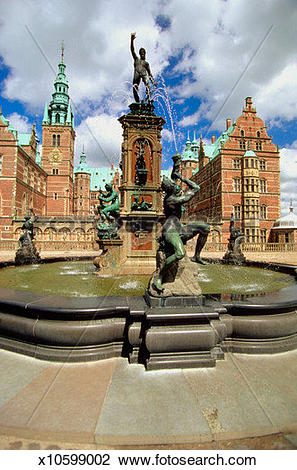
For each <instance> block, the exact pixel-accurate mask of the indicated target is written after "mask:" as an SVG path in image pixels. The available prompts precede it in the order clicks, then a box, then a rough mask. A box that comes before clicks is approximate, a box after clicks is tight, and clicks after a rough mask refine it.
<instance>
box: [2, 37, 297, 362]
mask: <svg viewBox="0 0 297 470" xmlns="http://www.w3.org/2000/svg"><path fill="white" fill-rule="evenodd" d="M134 40H135V34H133V35H132V36H131V52H132V55H133V58H134V72H135V74H134V80H133V93H134V98H135V103H132V104H131V105H130V106H129V108H130V112H128V113H127V114H125V115H123V116H121V117H120V118H119V122H120V123H121V125H122V128H123V144H122V162H121V167H122V182H121V186H120V197H119V195H118V194H117V192H116V191H115V190H113V188H112V187H111V185H109V184H106V188H105V189H106V192H104V193H101V194H100V196H99V200H100V205H99V216H100V220H99V222H98V225H97V231H98V244H99V247H100V249H101V250H102V252H101V255H100V256H98V257H97V258H96V260H94V264H95V265H96V267H97V268H99V271H97V273H98V275H97V276H94V275H93V271H94V269H95V268H94V266H93V270H92V269H91V267H92V260H90V262H89V264H83V263H82V262H81V261H79V262H77V261H75V263H76V264H74V265H72V264H69V262H68V261H67V262H66V263H64V264H63V263H57V259H56V260H48V262H47V263H45V262H42V263H41V264H31V265H30V266H20V267H15V265H14V264H13V263H1V264H0V267H1V268H3V269H1V272H0V282H1V283H2V287H0V298H1V300H0V305H1V307H0V346H1V347H2V348H4V349H7V350H11V351H15V352H18V353H22V354H27V355H30V356H33V357H35V358H40V359H46V360H52V361H68V362H71V361H72V362H75V361H89V360H99V359H106V358H109V357H116V356H121V355H122V356H124V357H127V358H128V360H129V362H130V363H141V364H144V366H145V367H146V369H148V370H152V369H160V368H186V367H211V366H215V364H216V361H217V360H220V359H223V358H224V353H225V352H226V351H231V352H232V351H234V352H244V353H250V354H260V353H277V352H282V351H287V350H290V349H295V348H296V346H297V314H296V307H297V284H296V266H285V265H281V264H274V265H272V264H271V265H269V266H267V265H266V264H265V263H249V262H245V260H244V259H243V258H242V257H241V256H240V251H239V245H240V237H241V236H242V235H241V234H240V233H238V232H236V229H234V221H233V220H232V219H231V223H230V246H229V250H228V251H229V254H228V256H227V255H226V257H227V258H228V259H229V261H230V259H231V260H233V261H234V256H235V255H237V261H238V260H240V263H241V264H243V266H238V265H237V264H238V263H233V264H235V265H234V266H229V265H224V264H221V265H216V264H209V265H206V264H205V263H204V260H202V258H201V250H202V249H203V246H204V244H205V242H206V239H207V235H208V232H209V226H208V225H207V224H206V223H203V222H199V221H196V222H190V223H189V224H187V225H182V224H181V222H180V218H181V215H182V212H183V203H184V202H186V201H188V200H190V199H191V198H192V197H193V196H194V195H195V194H196V193H197V192H198V191H199V187H198V186H197V185H196V184H194V183H193V182H192V181H191V180H187V179H183V178H182V177H181V174H180V171H179V162H180V160H179V156H178V155H175V157H173V161H174V165H173V171H172V174H171V178H170V179H169V178H165V179H163V182H162V186H161V187H160V172H161V150H162V149H161V143H160V140H161V131H162V127H163V125H164V124H165V120H164V119H163V117H161V116H157V115H156V114H155V109H154V104H153V102H152V100H151V89H150V86H149V80H150V81H152V82H153V84H154V85H155V82H154V80H153V78H152V75H151V72H150V69H149V65H148V63H147V62H146V60H145V51H144V50H142V51H141V52H140V58H139V57H138V56H137V55H136V53H135V51H134ZM141 81H143V82H144V85H145V89H146V101H140V99H139V95H138V87H139V85H140V83H141ZM178 182H183V183H184V184H185V185H186V186H187V187H188V190H187V191H185V192H184V193H182V192H181V189H180V186H179V184H178ZM162 190H163V191H164V192H165V198H164V212H163V203H162ZM164 214H165V216H164ZM33 215H34V214H33ZM28 220H29V219H28ZM27 222H28V221H27ZM30 223H33V222H32V221H31V222H30ZM24 230H27V232H25V235H24V236H23V237H24V238H23V239H22V240H21V242H22V241H25V239H26V240H27V239H28V240H29V239H30V240H31V242H32V239H33V236H32V234H31V235H30V230H31V229H30V227H27V226H26V223H25V224H24ZM32 230H33V229H32ZM159 233H161V237H159V239H158V242H159V243H158V242H157V238H158V234H159ZM26 234H27V235H26ZM197 234H199V235H198V240H197V244H196V250H195V255H194V257H193V259H191V260H190V259H189V258H188V257H187V255H186V248H185V245H186V242H187V241H188V240H190V239H191V238H193V237H194V236H195V235H197ZM30 240H29V241H30ZM23 245H25V243H23ZM21 248H22V247H21ZM156 253H157V269H156V271H155V272H154V273H153V274H152V265H151V263H152V262H153V261H155V259H156ZM38 261H39V259H38V257H37V258H36V262H38ZM53 261H55V262H53ZM60 261H64V260H60ZM79 263H82V264H79ZM16 264H17V263H16ZM256 268H257V269H256ZM259 268H260V269H259ZM264 268H265V269H264ZM135 271H137V275H136V274H135ZM256 271H257V273H258V274H259V275H262V278H265V279H266V285H265V287H264V288H263V290H259V289H257V288H255V286H254V288H252V287H251V285H252V284H253V282H252V281H245V280H244V276H245V275H246V273H252V279H254V276H255V274H254V273H255V272H256ZM131 272H132V273H133V275H132V276H131V277H130V278H129V277H128V274H129V273H130V274H131ZM230 272H232V273H233V280H234V279H236V281H238V283H239V288H237V290H234V286H232V287H231V286H230V285H229V286H228V285H227V286H226V285H224V282H225V281H226V279H227V278H228V277H229V276H230ZM26 273H27V277H25V274H26ZM10 274H12V276H10ZM2 275H3V277H2ZM120 275H121V276H122V277H121V276H120ZM150 276H151V277H150ZM149 277H150V279H149ZM215 277H218V279H217V281H216V283H215V284H212V286H211V287H208V285H209V284H211V283H209V281H211V280H212V278H215ZM1 278H2V280H1ZM62 279H65V280H66V284H67V286H68V287H69V288H68V290H67V289H66V290H65V289H63V288H61V286H62V282H61V280H62ZM17 281H18V284H17ZM33 281H34V282H33ZM71 281H72V283H73V285H72V286H71ZM274 282H278V285H277V286H275V287H273V286H272V284H274ZM249 283H250V284H251V285H250V284H249ZM33 284H34V285H33ZM50 284H51V285H50ZM233 284H234V282H233ZM145 286H147V288H146V289H145ZM22 289H23V290H22ZM247 291H248V292H247Z"/></svg>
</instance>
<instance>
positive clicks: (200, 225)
mask: <svg viewBox="0 0 297 470" xmlns="http://www.w3.org/2000/svg"><path fill="white" fill-rule="evenodd" d="M175 177H176V180H177V179H179V180H180V181H181V182H184V183H185V184H186V185H187V186H188V187H189V190H188V191H186V192H185V193H184V194H181V188H180V186H179V185H178V184H177V183H176V181H173V180H172V179H169V178H167V177H165V178H163V181H162V185H161V187H162V190H163V191H164V192H165V198H164V214H165V217H166V220H165V223H164V225H163V227H162V236H161V239H160V247H159V250H160V251H161V252H162V253H163V255H162V256H161V258H162V261H161V263H160V265H159V270H158V273H157V275H156V276H155V277H154V280H153V283H152V286H153V288H154V289H155V290H156V291H157V292H158V293H161V292H162V291H163V290H164V289H163V287H162V283H163V276H164V274H165V273H166V271H167V270H168V268H170V266H171V265H172V264H173V263H174V262H176V261H179V260H181V259H182V258H184V256H185V255H186V249H185V244H186V243H187V241H188V240H191V239H192V238H193V237H195V236H196V235H197V234H199V236H198V239H197V243H196V248H195V254H194V256H193V257H192V258H191V260H192V261H193V262H196V263H201V264H206V263H205V261H203V260H202V259H201V256H200V255H201V251H202V248H203V247H204V245H205V243H206V240H207V236H208V234H209V231H210V227H209V225H208V224H207V223H206V222H202V221H197V222H190V223H188V224H187V225H183V224H182V223H181V221H180V219H181V216H182V214H183V204H184V203H186V202H188V201H190V200H191V199H192V198H193V197H194V196H195V195H196V194H197V192H198V191H199V190H200V187H199V186H198V185H197V184H196V183H194V182H193V181H191V180H189V179H186V178H182V176H181V175H180V173H178V172H177V171H175ZM159 255H160V253H159Z"/></svg>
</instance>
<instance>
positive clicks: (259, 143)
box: [256, 142, 262, 151]
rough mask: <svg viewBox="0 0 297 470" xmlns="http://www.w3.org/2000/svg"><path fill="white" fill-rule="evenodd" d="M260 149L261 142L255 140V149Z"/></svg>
mask: <svg viewBox="0 0 297 470" xmlns="http://www.w3.org/2000/svg"><path fill="white" fill-rule="evenodd" d="M257 150H262V142H256V151H257Z"/></svg>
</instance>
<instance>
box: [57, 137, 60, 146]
mask: <svg viewBox="0 0 297 470" xmlns="http://www.w3.org/2000/svg"><path fill="white" fill-rule="evenodd" d="M60 145H61V136H60V134H57V147H60Z"/></svg>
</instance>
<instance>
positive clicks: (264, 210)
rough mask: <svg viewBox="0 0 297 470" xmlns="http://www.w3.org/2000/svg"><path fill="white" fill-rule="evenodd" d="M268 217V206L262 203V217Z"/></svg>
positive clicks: (262, 218) (263, 218)
mask: <svg viewBox="0 0 297 470" xmlns="http://www.w3.org/2000/svg"><path fill="white" fill-rule="evenodd" d="M266 218H267V207H266V206H265V204H262V205H261V207H260V219H261V220H265V219H266Z"/></svg>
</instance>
